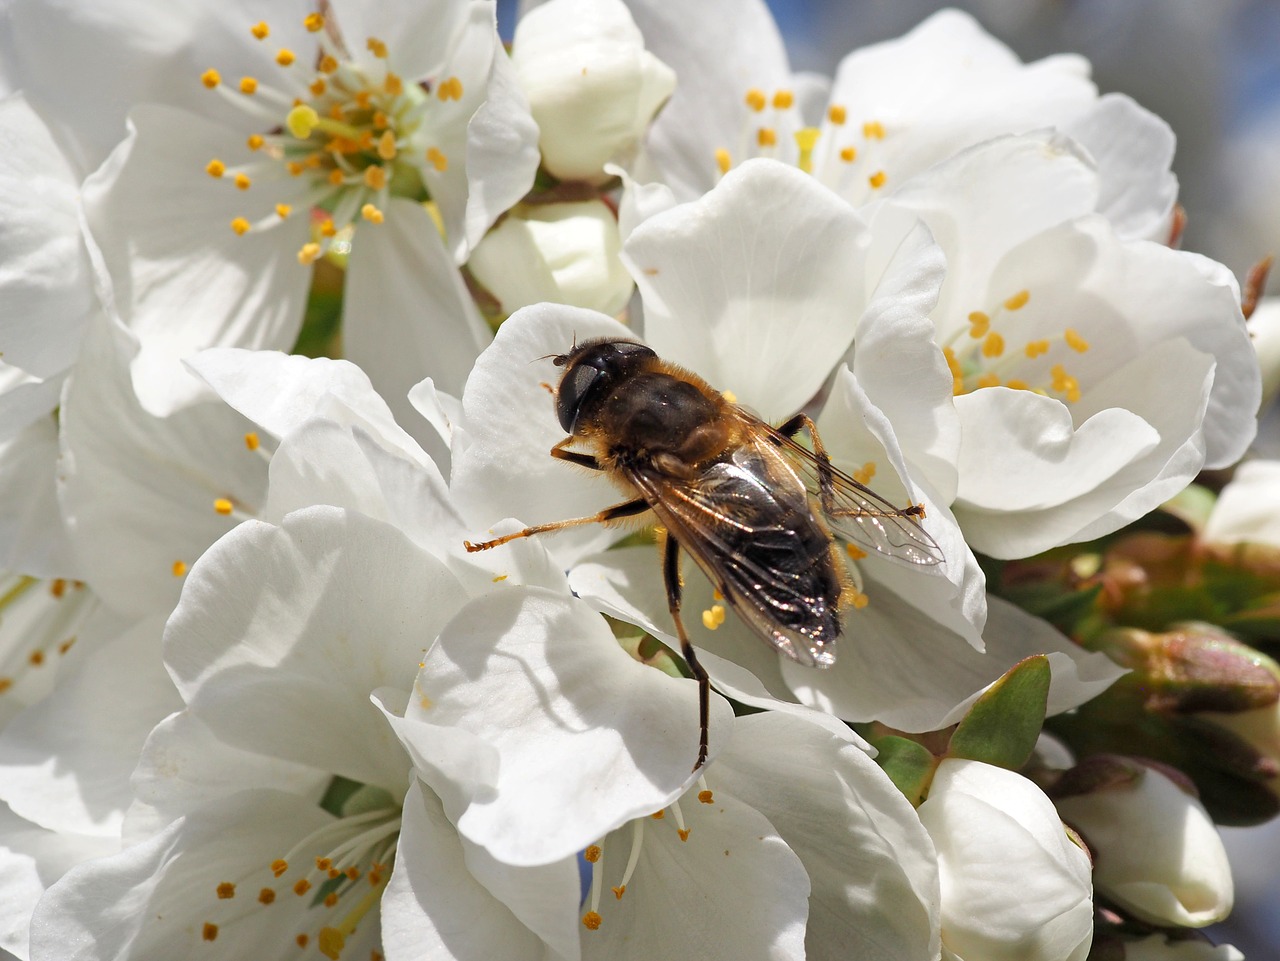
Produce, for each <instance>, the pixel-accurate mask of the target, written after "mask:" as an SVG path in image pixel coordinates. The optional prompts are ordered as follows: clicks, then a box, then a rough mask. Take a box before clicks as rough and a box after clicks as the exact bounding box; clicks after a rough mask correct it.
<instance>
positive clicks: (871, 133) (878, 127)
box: [862, 120, 884, 140]
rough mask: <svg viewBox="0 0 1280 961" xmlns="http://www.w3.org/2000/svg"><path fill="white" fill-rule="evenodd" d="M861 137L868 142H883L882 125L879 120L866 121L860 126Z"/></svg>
mask: <svg viewBox="0 0 1280 961" xmlns="http://www.w3.org/2000/svg"><path fill="white" fill-rule="evenodd" d="M862 136H864V137H866V138H867V139H868V140H883V139H884V124H882V123H881V122H880V121H879V120H868V121H867V122H866V123H864V124H863V125H862Z"/></svg>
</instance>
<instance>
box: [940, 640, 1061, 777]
mask: <svg viewBox="0 0 1280 961" xmlns="http://www.w3.org/2000/svg"><path fill="white" fill-rule="evenodd" d="M1049 680H1050V669H1049V658H1048V657H1047V656H1046V655H1044V654H1037V655H1035V656H1033V657H1028V658H1026V659H1025V660H1023V661H1019V662H1018V663H1017V664H1015V665H1014V666H1013V667H1011V668H1010V669H1009V670H1008V671H1007V672H1006V673H1005V675H1004V677H1002V678H1000V680H998V681H996V682H995V683H994V684H992V685H991V687H990V688H988V689H987V690H986V692H985V693H983V695H982V696H981V697H980V698H978V700H977V701H975V702H974V704H973V707H971V708H969V713H968V714H966V715H965V716H964V720H962V721H961V722H960V724H959V726H958V727H957V728H956V730H955V733H954V734H952V735H951V744H950V746H949V747H948V748H947V756H948V757H957V758H966V759H968V760H971V761H985V762H986V763H988V764H995V765H998V766H999V767H1003V768H1008V769H1009V770H1011V771H1016V770H1018V769H1019V768H1020V767H1022V766H1023V765H1024V764H1026V763H1027V760H1028V758H1030V757H1031V751H1032V750H1033V749H1034V748H1035V746H1036V738H1037V737H1038V736H1039V734H1040V728H1041V726H1042V725H1043V724H1044V716H1045V708H1046V705H1047V704H1048V701H1049Z"/></svg>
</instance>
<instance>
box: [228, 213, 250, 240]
mask: <svg viewBox="0 0 1280 961" xmlns="http://www.w3.org/2000/svg"><path fill="white" fill-rule="evenodd" d="M231 229H232V230H234V231H235V232H236V236H238V237H243V236H244V235H245V234H247V233H248V232H249V221H247V220H245V219H244V218H243V217H235V218H233V219H232V221H231Z"/></svg>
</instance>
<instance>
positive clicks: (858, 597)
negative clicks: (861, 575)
mask: <svg viewBox="0 0 1280 961" xmlns="http://www.w3.org/2000/svg"><path fill="white" fill-rule="evenodd" d="M850 603H851V604H853V607H854V609H855V610H859V611H860V610H862V609H863V608H864V607H866V606H867V605H868V604H870V603H871V598H869V597H867V595H866V594H863V593H862V592H861V591H858V592H857V593H856V594H854V595H853V600H852V601H850Z"/></svg>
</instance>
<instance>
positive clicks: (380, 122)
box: [357, 90, 391, 130]
mask: <svg viewBox="0 0 1280 961" xmlns="http://www.w3.org/2000/svg"><path fill="white" fill-rule="evenodd" d="M368 92H369V91H367V90H361V91H360V93H368ZM357 96H359V95H358V94H357ZM390 126H391V121H390V120H389V119H387V115H386V114H385V113H383V112H382V111H381V110H375V111H374V113H373V129H374V130H386V129H387V128H388V127H390Z"/></svg>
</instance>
